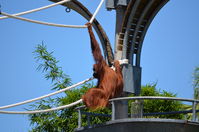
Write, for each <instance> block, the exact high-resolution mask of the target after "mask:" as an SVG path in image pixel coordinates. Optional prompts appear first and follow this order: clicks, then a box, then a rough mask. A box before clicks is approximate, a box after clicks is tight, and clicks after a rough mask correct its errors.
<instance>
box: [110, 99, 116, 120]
mask: <svg viewBox="0 0 199 132" xmlns="http://www.w3.org/2000/svg"><path fill="white" fill-rule="evenodd" d="M111 104H112V114H111V120H112V121H113V120H115V103H114V101H112V102H111Z"/></svg>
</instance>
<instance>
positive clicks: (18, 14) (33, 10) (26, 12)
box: [0, 0, 71, 20]
mask: <svg viewBox="0 0 199 132" xmlns="http://www.w3.org/2000/svg"><path fill="white" fill-rule="evenodd" d="M69 1H71V0H62V1H60V2H57V3H54V4H51V5H47V6H43V7H40V8H36V9H32V10H28V11H24V12H20V13H16V14H12V15H13V16H20V15H25V14H29V13H33V12H37V11H40V10H44V9H47V8H50V7H53V6H57V5H61V4H63V3H66V2H69ZM5 18H8V16H3V17H0V20H1V19H5Z"/></svg>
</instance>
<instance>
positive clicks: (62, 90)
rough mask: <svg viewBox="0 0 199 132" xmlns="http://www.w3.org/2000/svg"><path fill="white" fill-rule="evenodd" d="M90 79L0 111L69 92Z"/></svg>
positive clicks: (2, 107) (5, 107)
mask: <svg viewBox="0 0 199 132" xmlns="http://www.w3.org/2000/svg"><path fill="white" fill-rule="evenodd" d="M92 79H93V77H92V78H89V79H86V80H84V81H81V82H79V83H76V84H74V85H72V86H69V87H67V88H64V89H61V90H59V91H56V92H53V93H50V94H47V95H44V96H40V97H38V98H34V99H30V100H26V101H23V102H19V103H15V104H11V105H6V106H1V107H0V109H7V108H10V107H15V106H18V105H23V104H27V103H30V102H33V101H36V100H40V99H43V98H46V97H49V96H52V95H55V94H58V93H61V92H64V91H66V90H69V89H71V88H74V87H77V86H79V85H81V84H84V83H86V82H88V81H90V80H92ZM0 113H1V112H0Z"/></svg>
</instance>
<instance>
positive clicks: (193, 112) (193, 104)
mask: <svg viewBox="0 0 199 132" xmlns="http://www.w3.org/2000/svg"><path fill="white" fill-rule="evenodd" d="M122 100H127V101H129V100H134V101H138V100H140V101H143V100H170V101H183V102H191V103H192V110H185V111H170V112H157V113H143V105H142V106H141V107H140V108H141V109H140V110H141V112H140V113H141V115H140V117H141V118H142V117H143V116H154V115H168V114H187V113H192V121H193V122H196V121H197V114H196V113H198V112H199V110H196V105H197V104H198V103H199V100H195V99H185V98H176V97H158V96H137V97H121V98H114V99H110V100H109V101H110V103H111V105H112V107H111V109H112V114H111V115H109V114H100V113H91V112H85V111H82V109H83V108H85V106H81V107H77V110H78V128H80V127H81V124H82V122H81V120H82V119H81V118H82V115H83V114H84V115H87V122H88V126H90V117H91V116H94V117H96V116H103V117H110V118H111V120H115V114H116V113H115V102H116V101H122ZM140 113H139V114H140ZM131 115H132V113H131ZM131 117H132V116H131Z"/></svg>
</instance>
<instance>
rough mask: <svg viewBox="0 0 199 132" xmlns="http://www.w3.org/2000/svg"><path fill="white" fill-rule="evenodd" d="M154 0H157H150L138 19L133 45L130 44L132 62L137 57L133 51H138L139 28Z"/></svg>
mask: <svg viewBox="0 0 199 132" xmlns="http://www.w3.org/2000/svg"><path fill="white" fill-rule="evenodd" d="M154 1H155V0H150V1H149V2H148V3H147V5H146V7H145V8H144V10H143V11H142V13H141V16H140V18H139V19H138V22H137V26H136V28H135V31H134V34H133V38H132V41H131V46H130V53H129V60H131V61H132V62H131V64H133V60H134V59H136V58H134V56H133V53H134V52H136V51H135V50H136V47H135V44H136V38H137V34H138V33H139V29H140V26H141V24H142V23H143V21H145V19H144V17H145V15H146V14H147V12H148V11H149V9H150V8H151V5H152V4H153V3H154ZM137 44H138V43H137ZM133 65H136V64H133ZM136 66H138V65H136Z"/></svg>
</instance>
